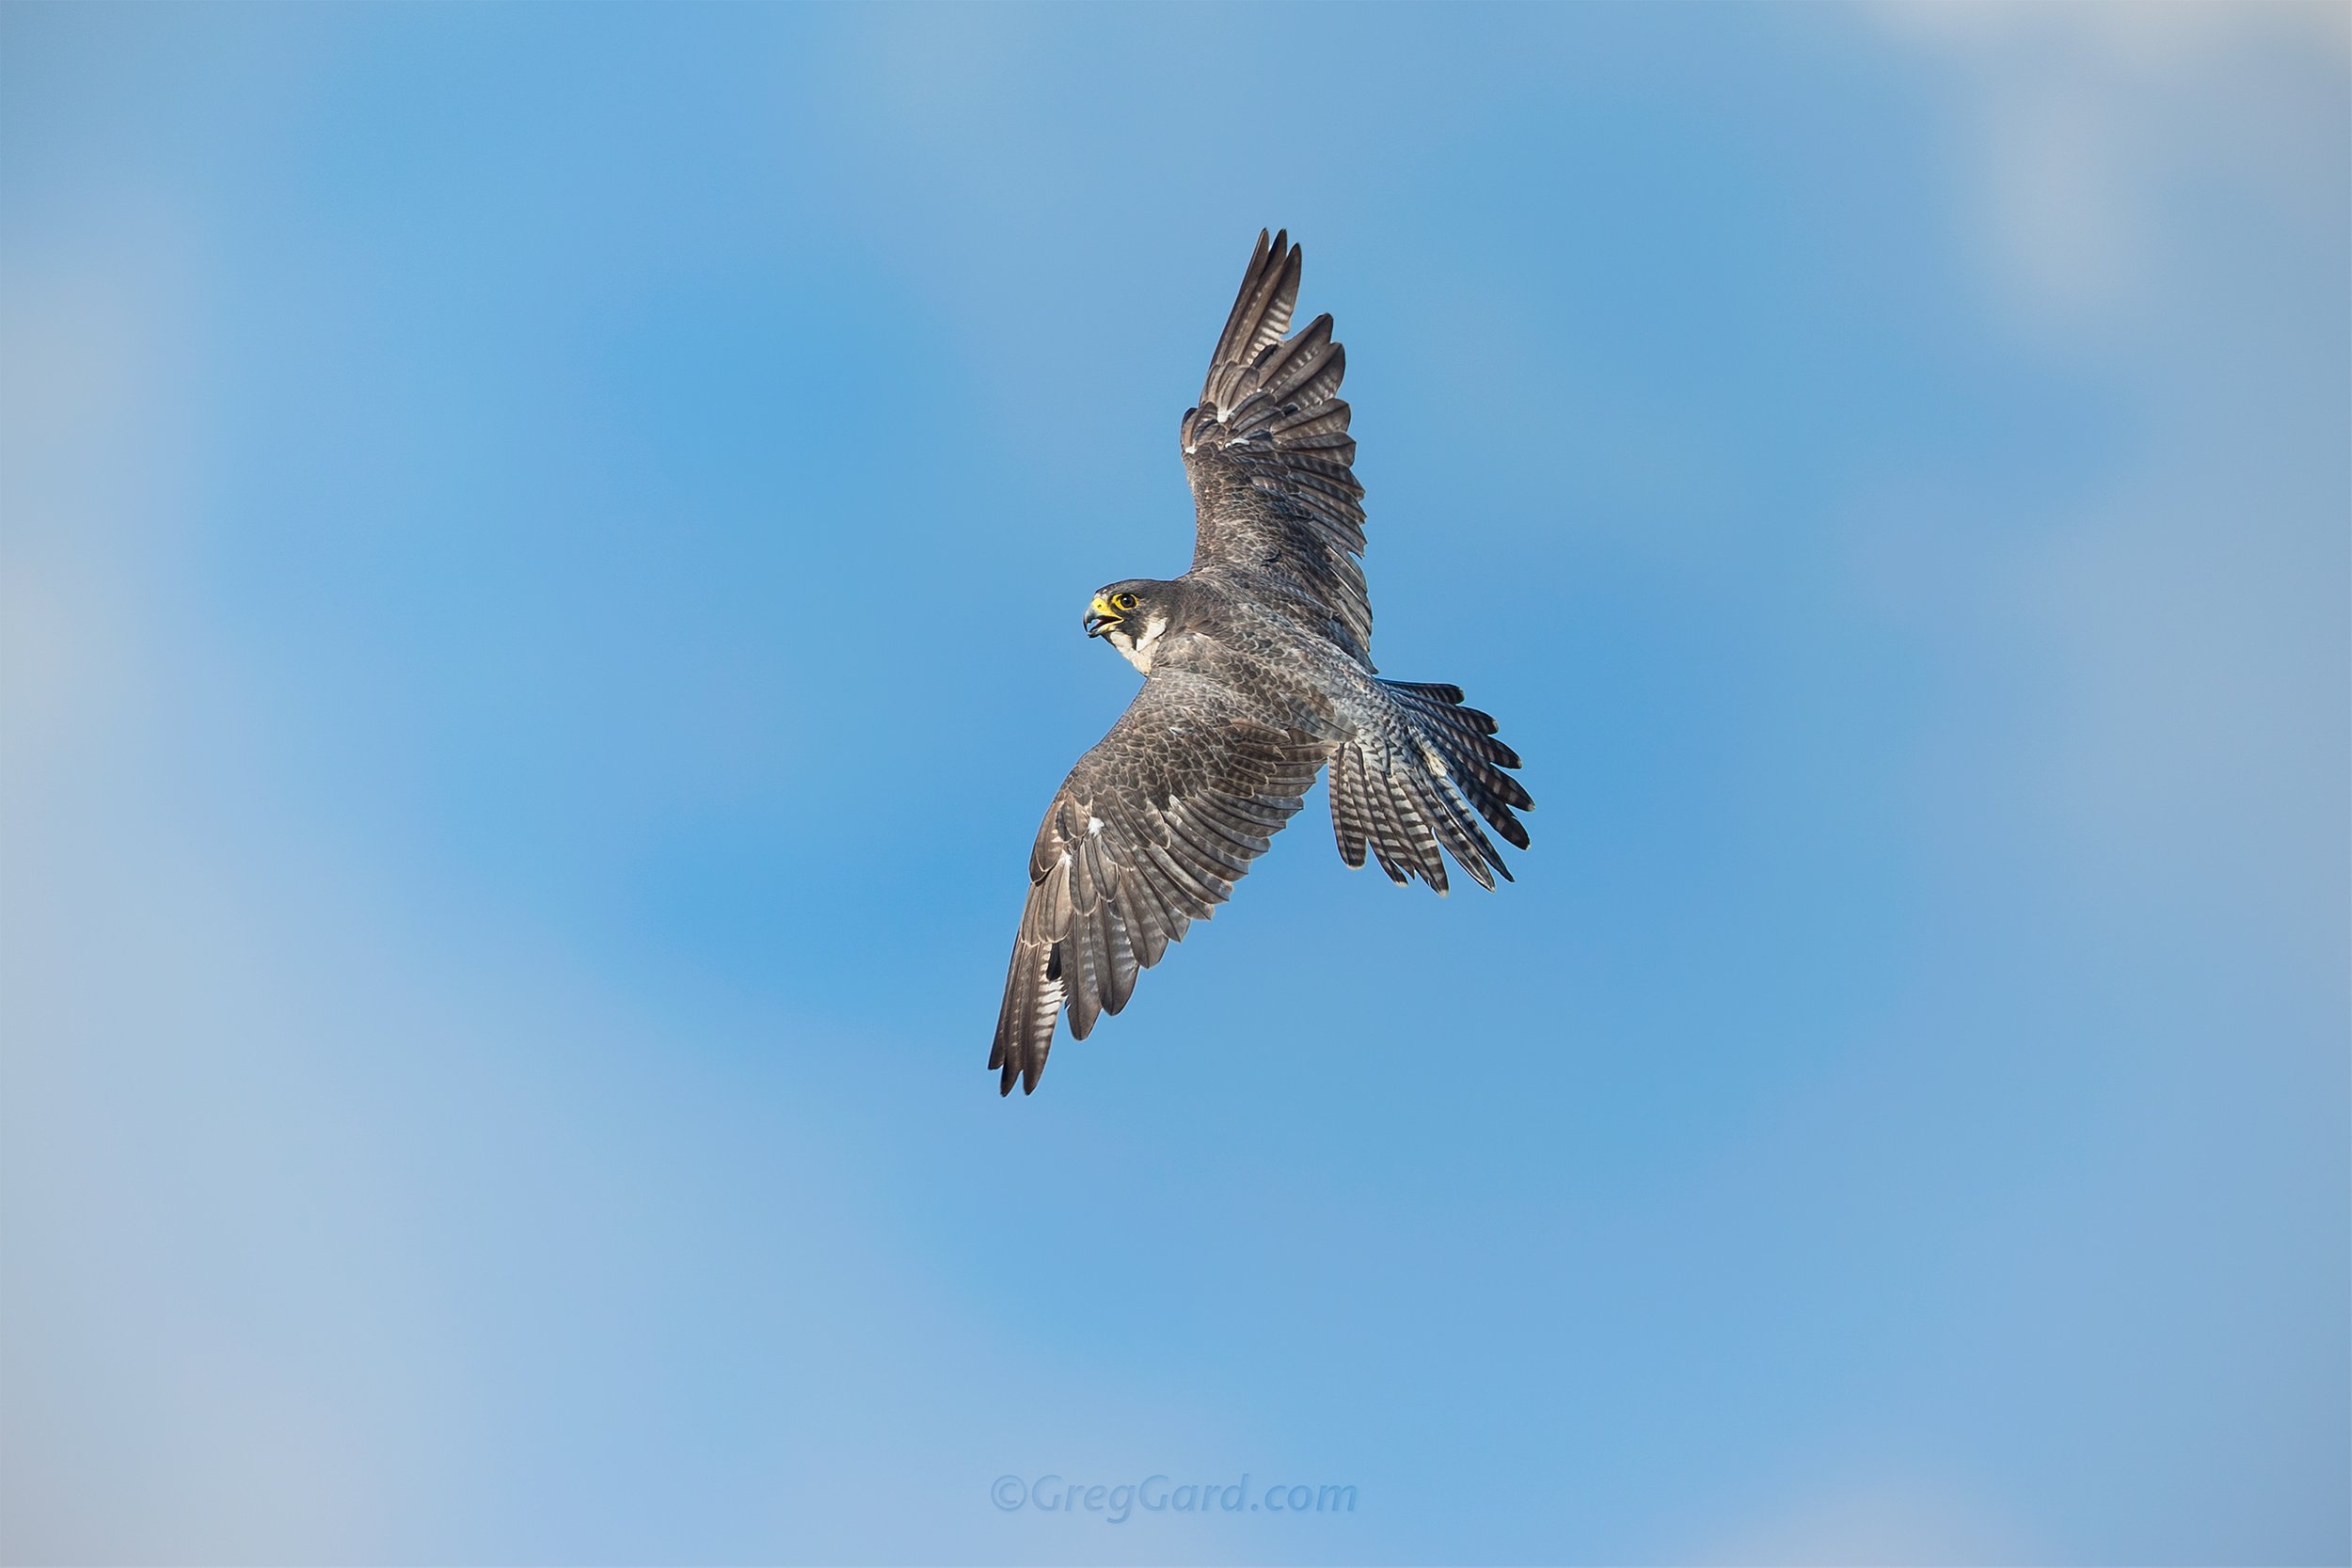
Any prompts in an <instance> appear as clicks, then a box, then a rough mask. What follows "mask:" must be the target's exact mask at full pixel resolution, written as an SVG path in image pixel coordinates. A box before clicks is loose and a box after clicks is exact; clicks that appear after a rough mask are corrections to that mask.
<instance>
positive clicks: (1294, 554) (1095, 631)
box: [988, 230, 1532, 1094]
mask: <svg viewBox="0 0 2352 1568" xmlns="http://www.w3.org/2000/svg"><path fill="white" fill-rule="evenodd" d="M1298 273H1299V252H1298V249H1297V247H1296V246H1295V245H1291V244H1290V238H1289V231H1288V230H1284V231H1283V232H1281V233H1279V234H1276V235H1275V236H1274V237H1273V238H1272V239H1271V240H1269V239H1268V238H1267V237H1266V235H1265V233H1264V232H1263V230H1261V231H1260V233H1259V235H1258V245H1257V249H1256V250H1255V251H1254V252H1253V253H1252V254H1251V256H1250V258H1249V269H1248V271H1247V272H1246V273H1244V274H1243V275H1242V281H1241V293H1240V296H1239V297H1238V298H1236V299H1235V300H1234V301H1233V309H1232V314H1231V315H1229V316H1228V317H1227V318H1226V321H1225V330H1224V332H1223V334H1221V335H1220V336H1219V337H1218V339H1217V341H1216V352H1215V353H1214V354H1213V355H1211V356H1210V358H1209V376H1208V381H1207V384H1206V385H1205V386H1203V387H1202V388H1201V391H1200V403H1199V404H1197V405H1196V406H1194V407H1192V408H1188V409H1186V410H1185V411H1184V423H1183V425H1182V427H1181V428H1182V435H1183V445H1184V470H1185V472H1186V474H1187V475H1189V476H1190V478H1191V481H1192V497H1193V505H1194V510H1195V512H1196V514H1197V519H1196V535H1195V541H1194V546H1193V555H1192V569H1191V570H1190V571H1188V572H1186V573H1185V574H1184V576H1182V577H1180V578H1173V579H1171V580H1168V581H1159V580H1155V579H1153V578H1129V579H1128V580H1126V581H1124V582H1114V583H1111V584H1109V585H1107V586H1106V587H1104V588H1103V589H1102V590H1100V591H1099V592H1098V593H1096V594H1095V595H1094V599H1093V602H1092V604H1090V605H1089V607H1088V609H1087V612H1086V623H1085V624H1086V633H1087V635H1088V636H1089V637H1099V638H1101V639H1103V640H1104V641H1105V642H1108V643H1109V644H1110V645H1111V646H1112V647H1114V648H1116V649H1118V650H1119V652H1120V655H1121V656H1123V657H1125V658H1126V660H1127V662H1128V663H1130V664H1132V665H1134V666H1135V667H1136V669H1137V670H1139V671H1141V672H1142V673H1143V677H1144V681H1143V689H1142V690H1141V691H1139V692H1137V693H1136V699H1135V701H1134V702H1133V703H1131V704H1129V705H1128V707H1127V711H1126V712H1125V713H1124V714H1122V715H1120V720H1119V722H1118V723H1116V724H1114V725H1112V726H1111V729H1110V733H1109V734H1108V735H1105V736H1104V737H1103V738H1102V740H1101V741H1100V742H1098V743H1097V744H1096V745H1095V747H1094V749H1093V750H1092V751H1089V752H1087V754H1086V755H1085V756H1083V757H1081V758H1079V759H1078V765H1077V767H1075V768H1072V769H1071V770H1070V776H1069V777H1068V778H1067V779H1065V780H1063V781H1062V786H1061V788H1060V789H1059V790H1058V791H1057V792H1056V793H1055V796H1054V803H1053V804H1052V805H1051V806H1050V807H1048V808H1047V810H1046V813H1045V822H1044V825H1043V826H1042V827H1041V828H1039V830H1038V834H1037V841H1036V843H1035V845H1034V846H1033V847H1031V848H1030V850H1029V897H1028V905H1027V907H1026V908H1025V909H1024V910H1023V911H1022V913H1021V931H1020V934H1019V935H1018V936H1017V937H1016V938H1015V939H1014V941H1013V946H1012V967H1011V970H1010V973H1009V974H1007V976H1006V979H1005V1001H1004V1006H1003V1008H1002V1009H1001V1010H1000V1011H999V1013H998V1014H997V1019H996V1041H995V1046H994V1049H993V1051H992V1052H991V1053H990V1054H989V1059H988V1065H989V1066H990V1067H991V1068H993V1069H995V1070H996V1072H997V1073H998V1075H999V1078H998V1090H999V1092H1000V1093H1003V1094H1010V1093H1011V1092H1012V1086H1013V1085H1014V1084H1015V1083H1018V1084H1020V1085H1021V1086H1022V1089H1023V1091H1024V1092H1028V1091H1031V1090H1034V1089H1035V1088H1036V1087H1037V1081H1038V1075H1039V1074H1040V1073H1041V1072H1042V1071H1044V1070H1045V1055H1046V1053H1047V1052H1048V1051H1050V1050H1052V1049H1053V1044H1054V1027H1055V1014H1056V1013H1057V1012H1060V1011H1063V1010H1064V1009H1067V1010H1068V1012H1069V1014H1070V1033H1071V1035H1072V1037H1074V1038H1077V1039H1084V1038H1086V1037H1087V1035H1088V1033H1089V1031H1090V1030H1092V1029H1093V1027H1094V1022H1095V1020H1096V1018H1097V1017H1098V1016H1100V1015H1101V1014H1103V1013H1116V1012H1118V1011H1119V1010H1120V1008H1121V1007H1124V1006H1126V1005H1127V998H1128V997H1129V995H1130V994H1131V993H1132V992H1133V991H1134V990H1135V984H1136V974H1138V973H1139V972H1140V971H1142V970H1146V969H1149V968H1151V967H1152V965H1153V964H1156V963H1158V962H1159V961H1160V958H1161V956H1162V955H1163V954H1165V953H1166V952H1167V951H1168V943H1170V942H1178V941H1181V940H1183V938H1184V930H1185V927H1188V926H1189V925H1190V924H1191V923H1192V922H1193V921H1195V920H1205V919H1207V918H1208V917H1209V915H1210V913H1211V911H1213V910H1214V909H1215V907H1216V905H1218V904H1221V903H1223V902H1224V901H1225V900H1226V899H1227V898H1228V897H1230V896H1232V891H1233V884H1234V883H1235V882H1237V881H1239V880H1241V879H1242V877H1243V875H1244V874H1245V873H1247V872H1248V869H1249V863H1250V862H1251V861H1252V860H1254V859H1256V858H1257V857H1258V856H1259V855H1262V854H1263V853H1264V852H1265V849H1266V844H1267V840H1269V839H1270V838H1272V837H1273V835H1274V834H1275V833H1276V832H1278V831H1279V830H1280V828H1281V826H1282V824H1283V823H1285V822H1287V821H1289V820H1290V818H1291V816H1292V814H1293V813H1295V812H1296V811H1297V810H1298V809H1299V806H1300V804H1301V803H1302V797H1304V796H1305V795H1306V793H1307V790H1308V788H1309V786H1311V784H1313V783H1314V779H1315V774H1316V772H1317V771H1318V770H1320V769H1321V768H1324V767H1325V766H1328V767H1329V768H1330V769H1331V780H1330V784H1331V825H1332V828H1333V830H1334V831H1335V832H1337V834H1338V836H1339V843H1340V858H1341V859H1343V860H1344V861H1345V862H1347V863H1348V864H1350V865H1356V866H1360V865H1362V864H1363V863H1364V852H1365V850H1366V849H1367V848H1369V849H1370V850H1371V852H1372V855H1373V857H1374V858H1375V859H1376V860H1377V861H1378V862H1379V863H1380V869H1381V870H1383V871H1385V872H1387V873H1388V875H1389V879H1390V880H1391V881H1394V882H1397V883H1399V884H1403V883H1405V882H1406V881H1409V880H1410V879H1413V878H1415V877H1419V878H1420V879H1422V880H1423V881H1425V882H1427V883H1428V884H1429V885H1430V886H1431V887H1433V888H1435V889H1436V890H1437V891H1438V892H1439V893H1443V892H1444V891H1445V890H1446V867H1445V857H1446V855H1451V856H1452V857H1453V858H1454V862H1455V863H1457V864H1458V865H1460V867H1461V868H1462V869H1463V870H1465V871H1467V872H1469V873H1470V876H1471V877H1473V878H1474V879H1477V881H1478V883H1479V885H1480V886H1482V887H1486V888H1489V889H1491V888H1492V887H1493V886H1494V885H1495V884H1494V879H1495V878H1496V877H1497V876H1501V877H1502V878H1503V879H1505V880H1509V879H1510V876H1511V873H1510V872H1509V871H1508V870H1507V869H1505V867H1504V866H1503V863H1502V856H1501V855H1500V854H1499V853H1497V851H1496V849H1495V847H1494V845H1493V844H1492V843H1491V842H1489V841H1488V839H1487V837H1486V832H1484V831H1483V830H1482V829H1481V828H1480V826H1479V821H1480V819H1481V818H1484V819H1485V821H1486V824H1487V826H1489V827H1492V828H1493V829H1494V831H1495V832H1497V833H1498V834H1500V835H1501V836H1502V838H1503V839H1505V840H1507V841H1508V842H1510V843H1511V844H1513V845H1515V846H1517V847H1519V848H1522V849H1524V848H1526V847H1527V830H1526V829H1525V828H1524V827H1522V826H1521V825H1520V823H1519V820H1518V817H1517V816H1513V815H1512V812H1513V810H1514V808H1517V809H1519V810H1524V809H1526V808H1527V807H1528V806H1529V805H1530V804H1532V802H1531V801H1530V800H1528V796H1527V792H1526V791H1525V790H1524V789H1522V788H1520V787H1519V784H1518V780H1516V779H1514V778H1512V777H1511V775H1510V774H1509V773H1508V772H1506V771H1504V769H1506V768H1517V767H1518V766H1519V759H1518V754H1517V753H1516V752H1513V751H1512V750H1511V748H1509V747H1508V746H1505V745H1504V744H1503V743H1502V741H1500V740H1498V739H1496V738H1495V721H1493V720H1492V719H1490V718H1488V717H1487V716H1486V714H1484V713H1481V712H1479V711H1478V710H1477V709H1476V708H1473V707H1466V706H1464V705H1463V703H1462V690H1461V689H1460V688H1459V687H1454V686H1444V685H1435V684H1427V683H1421V682H1409V681H1390V680H1383V679H1381V678H1380V677H1379V674H1378V673H1377V672H1375V669H1374V668H1373V663H1372V610H1371V607H1370V605H1369V603H1368V602H1367V601H1366V598H1365V594H1364V569H1363V565H1362V562H1360V561H1359V559H1358V558H1359V556H1361V555H1362V554H1363V549H1364V508H1363V495H1364V487H1363V486H1362V485H1361V484H1359V483H1357V482H1356V476H1355V474H1354V472H1353V471H1352V467H1351V465H1353V464H1354V462H1355V460H1356V443H1355V441H1354V440H1352V439H1351V438H1350V437H1349V436H1348V434H1347V420H1348V408H1347V404H1344V403H1343V402H1342V401H1340V397H1339V390H1340V377H1341V374H1342V373H1343V371H1344V369H1345V365H1346V356H1344V355H1343V353H1342V351H1341V348H1340V345H1339V344H1338V343H1336V342H1333V341H1331V318H1330V317H1329V316H1328V315H1321V316H1317V317H1316V318H1315V319H1314V320H1313V321H1311V322H1310V323H1308V324H1307V325H1306V326H1305V328H1303V329H1302V330H1300V331H1298V332H1295V333H1291V332H1290V324H1291V310H1292V308H1293V307H1294V306H1295V304H1296V302H1297V299H1298ZM1285 333H1289V334H1290V335H1289V336H1287V337H1286V336H1284V334H1285ZM1441 851H1442V852H1441Z"/></svg>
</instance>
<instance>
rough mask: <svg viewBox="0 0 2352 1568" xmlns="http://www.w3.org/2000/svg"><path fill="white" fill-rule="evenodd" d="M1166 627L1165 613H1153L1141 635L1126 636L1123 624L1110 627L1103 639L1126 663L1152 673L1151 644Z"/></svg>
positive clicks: (1155, 641)
mask: <svg viewBox="0 0 2352 1568" xmlns="http://www.w3.org/2000/svg"><path fill="white" fill-rule="evenodd" d="M1167 629H1168V617H1167V616H1165V615H1154V616H1153V617H1152V619H1151V621H1150V622H1149V623H1147V624H1146V625H1145V626H1144V628H1143V635H1142V636H1141V637H1137V638H1130V637H1128V635H1127V628H1126V627H1125V626H1114V627H1112V628H1111V630H1110V634H1109V635H1108V637H1106V638H1105V639H1104V641H1107V642H1109V643H1110V645H1111V646H1112V647H1114V648H1117V649H1118V650H1119V657H1121V658H1123V659H1125V660H1126V661H1127V662H1128V663H1130V664H1132V665H1134V666H1135V667H1136V669H1138V670H1140V671H1142V672H1143V673H1145V674H1147V675H1148V674H1150V673H1152V646H1153V645H1154V644H1155V643H1157V642H1158V641H1159V640H1160V633H1162V632H1164V631H1166V630H1167Z"/></svg>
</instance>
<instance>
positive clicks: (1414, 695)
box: [1331, 681, 1534, 893]
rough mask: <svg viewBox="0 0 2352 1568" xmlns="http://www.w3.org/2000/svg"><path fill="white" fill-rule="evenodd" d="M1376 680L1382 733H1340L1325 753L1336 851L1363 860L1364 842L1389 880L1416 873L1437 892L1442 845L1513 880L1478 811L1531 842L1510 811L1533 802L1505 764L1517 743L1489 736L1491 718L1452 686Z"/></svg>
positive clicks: (1489, 879) (1353, 861)
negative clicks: (1347, 737) (1383, 715)
mask: <svg viewBox="0 0 2352 1568" xmlns="http://www.w3.org/2000/svg"><path fill="white" fill-rule="evenodd" d="M1377 685H1378V689H1380V691H1381V692H1382V693H1383V694H1384V695H1386V696H1387V698H1388V699H1389V708H1390V712H1389V714H1388V715H1387V720H1388V721H1387V722H1386V723H1385V724H1384V725H1383V726H1382V727H1381V728H1380V730H1379V732H1378V733H1374V734H1367V735H1362V736H1358V737H1357V738H1356V739H1355V740H1353V741H1343V742H1342V743H1341V745H1340V747H1339V748H1338V751H1337V752H1336V753H1335V754H1334V755H1333V757H1332V759H1331V829H1332V832H1334V833H1335V834H1336V835H1337V836H1338V838H1339V841H1340V858H1341V859H1342V860H1343V861H1345V862H1346V863H1348V864H1350V865H1361V864H1363V863H1364V852H1365V850H1366V848H1367V847H1369V848H1370V850H1371V852H1372V854H1373V856H1374V858H1375V859H1377V860H1378V861H1379V863H1380V869H1381V870H1383V871H1385V872H1387V873H1388V874H1389V879H1390V880H1391V881H1392V882H1396V883H1398V884H1400V885H1402V884H1403V883H1406V882H1408V881H1410V880H1412V879H1414V878H1415V877H1419V878H1420V879H1422V881H1424V882H1427V883H1428V884H1429V885H1430V886H1431V887H1433V888H1436V889H1437V890H1438V892H1439V893H1443V892H1445V890H1446V871H1445V857H1446V855H1452V856H1453V857H1454V861H1455V862H1456V863H1459V864H1460V866H1461V867H1462V869H1463V870H1465V871H1467V872H1469V873H1470V875H1471V876H1472V877H1473V878H1475V879H1477V881H1478V885H1479V886H1481V887H1484V888H1492V887H1493V886H1494V885H1495V878H1496V877H1498V876H1500V877H1501V878H1502V879H1503V880H1504V881H1506V882H1507V881H1509V880H1511V872H1510V868H1509V867H1507V866H1505V865H1504V864H1503V863H1502V855H1501V854H1500V853H1499V852H1498V851H1497V850H1496V848H1495V847H1494V845H1493V843H1492V842H1491V841H1489V840H1488V839H1487V837H1486V833H1485V832H1483V831H1482V830H1481V829H1480V827H1479V818H1480V817H1484V818H1486V823H1487V824H1488V825H1489V826H1491V827H1492V828H1493V829H1494V831H1495V832H1497V833H1499V834H1501V835H1502V838H1503V839H1504V841H1505V842H1507V843H1509V844H1512V845H1514V846H1516V847H1518V848H1521V849H1524V848H1526V847H1527V829H1526V828H1525V827H1524V826H1523V825H1522V824H1521V823H1520V821H1519V819H1518V817H1517V816H1513V815H1512V811H1513V808H1515V807H1516V808H1517V809H1518V810H1520V811H1525V810H1527V809H1528V808H1529V807H1530V806H1532V805H1534V801H1533V800H1529V799H1528V795H1527V791H1526V790H1524V789H1522V788H1520V787H1519V782H1518V780H1517V779H1515V778H1513V777H1511V775H1510V774H1509V773H1507V772H1505V771H1503V769H1505V768H1517V767H1518V765H1519V756H1518V752H1514V751H1513V750H1511V748H1510V747H1508V746H1505V745H1504V744H1503V743H1502V741H1500V740H1497V739H1496V738H1495V737H1494V735H1495V721H1494V720H1493V719H1491V718H1489V717H1488V716H1487V715H1486V714H1484V713H1481V712H1479V711H1478V709H1476V708H1474V707H1465V706H1463V705H1462V689H1461V688H1460V687H1458V686H1445V685H1438V684H1427V683H1422V682H1414V681H1380V682H1378V683H1377ZM1440 846H1442V847H1443V850H1444V852H1443V853H1440V852H1439V847H1440Z"/></svg>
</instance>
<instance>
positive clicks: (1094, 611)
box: [1086, 594, 1120, 637]
mask: <svg viewBox="0 0 2352 1568" xmlns="http://www.w3.org/2000/svg"><path fill="white" fill-rule="evenodd" d="M1119 622H1120V614H1119V611H1118V610H1113V609H1112V608H1111V602H1110V601H1109V600H1108V599H1106V598H1104V597H1103V595H1102V594H1095V595H1094V602H1093V603H1092V604H1090V605H1089V606H1087V619H1086V628H1087V635H1088V636H1089V637H1100V636H1102V635H1103V634H1104V632H1106V631H1108V630H1109V629H1110V628H1111V627H1113V626H1117V625H1119Z"/></svg>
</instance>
